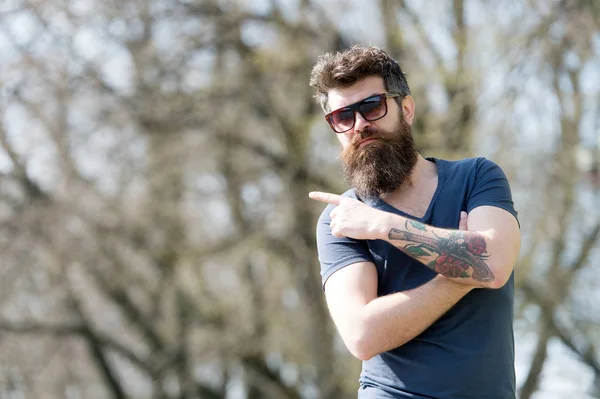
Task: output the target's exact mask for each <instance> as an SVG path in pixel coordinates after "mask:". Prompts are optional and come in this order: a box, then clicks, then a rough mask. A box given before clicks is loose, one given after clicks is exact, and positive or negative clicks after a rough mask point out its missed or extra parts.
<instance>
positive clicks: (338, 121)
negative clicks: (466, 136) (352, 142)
mask: <svg viewBox="0 0 600 399" xmlns="http://www.w3.org/2000/svg"><path fill="white" fill-rule="evenodd" d="M331 123H332V124H333V127H334V129H335V130H336V131H338V132H343V131H346V130H350V129H352V126H353V125H354V112H353V111H352V110H351V109H348V108H342V109H338V110H337V111H334V112H333V113H332V114H331Z"/></svg>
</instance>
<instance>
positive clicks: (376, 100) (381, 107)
mask: <svg viewBox="0 0 600 399" xmlns="http://www.w3.org/2000/svg"><path fill="white" fill-rule="evenodd" d="M359 107H360V112H362V114H363V115H364V117H365V119H366V120H368V121H374V120H377V119H379V118H383V116H384V115H385V113H386V112H387V107H386V103H385V97H383V96H373V97H370V98H367V99H365V100H363V101H362V102H361V103H360V106H359Z"/></svg>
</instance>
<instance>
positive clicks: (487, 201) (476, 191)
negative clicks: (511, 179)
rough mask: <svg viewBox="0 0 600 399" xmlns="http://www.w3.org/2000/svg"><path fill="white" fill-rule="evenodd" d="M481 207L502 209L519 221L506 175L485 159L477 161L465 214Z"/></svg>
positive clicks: (498, 167)
mask: <svg viewBox="0 0 600 399" xmlns="http://www.w3.org/2000/svg"><path fill="white" fill-rule="evenodd" d="M482 205H490V206H496V207H498V208H502V209H504V210H506V211H508V212H509V213H511V214H512V215H513V216H514V217H515V218H516V219H517V222H518V221H519V219H518V217H517V211H516V210H515V207H514V203H513V200H512V193H511V190H510V185H509V184H508V179H507V177H506V174H505V173H504V171H503V170H502V169H501V168H500V166H498V165H497V164H496V163H494V162H492V161H490V160H489V159H486V158H479V159H478V160H477V169H476V174H475V184H474V186H473V190H472V191H471V195H470V196H469V199H468V202H467V212H471V210H473V209H475V208H477V207H478V206H482Z"/></svg>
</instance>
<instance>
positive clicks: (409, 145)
mask: <svg viewBox="0 0 600 399" xmlns="http://www.w3.org/2000/svg"><path fill="white" fill-rule="evenodd" d="M385 92H386V90H385V86H384V83H383V79H382V78H380V77H368V78H365V79H363V80H361V81H359V82H357V83H356V84H354V85H352V86H350V87H345V88H339V89H334V90H331V91H330V92H329V95H328V98H329V106H330V109H331V110H336V109H338V108H341V107H345V106H348V105H350V104H354V103H356V102H358V101H361V100H363V99H365V98H368V97H371V96H373V95H375V94H381V93H385ZM386 101H387V114H386V115H385V116H384V117H383V118H381V119H378V120H376V121H371V122H369V121H367V120H365V119H364V118H363V117H362V116H361V115H360V113H358V112H357V113H355V118H356V119H355V124H354V127H353V128H352V129H350V130H349V131H347V132H344V133H338V134H337V136H338V139H339V140H340V143H341V145H342V163H343V167H344V173H345V175H346V180H347V181H348V183H349V184H350V186H352V187H354V188H355V190H356V193H357V194H358V195H359V197H361V198H377V197H380V196H382V195H385V194H389V193H391V192H393V191H394V190H395V189H396V188H398V187H399V186H400V185H402V184H403V183H404V182H406V181H407V180H408V178H409V177H410V174H411V172H412V170H413V168H414V165H415V164H416V161H417V151H416V150H415V147H414V143H413V139H412V134H411V128H410V123H411V122H412V115H413V114H412V111H413V109H414V107H413V103H412V99H411V98H409V97H407V98H406V99H405V100H404V101H406V105H404V104H405V103H404V101H403V108H405V109H404V110H401V109H400V107H399V106H398V104H397V103H396V101H395V100H394V99H392V98H388V99H387V100H386ZM405 114H406V115H407V117H405Z"/></svg>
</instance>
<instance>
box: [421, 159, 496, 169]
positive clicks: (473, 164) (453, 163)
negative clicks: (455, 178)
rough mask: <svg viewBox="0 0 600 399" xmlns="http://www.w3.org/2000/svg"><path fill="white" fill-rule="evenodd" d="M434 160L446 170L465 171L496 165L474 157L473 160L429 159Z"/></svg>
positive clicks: (487, 160)
mask: <svg viewBox="0 0 600 399" xmlns="http://www.w3.org/2000/svg"><path fill="white" fill-rule="evenodd" d="M428 159H430V160H433V161H434V162H435V163H437V164H443V165H444V166H445V167H446V168H449V169H456V170H464V169H470V168H477V167H480V166H481V165H484V164H494V162H493V161H491V160H489V159H488V158H486V157H472V158H461V159H442V158H428Z"/></svg>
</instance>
